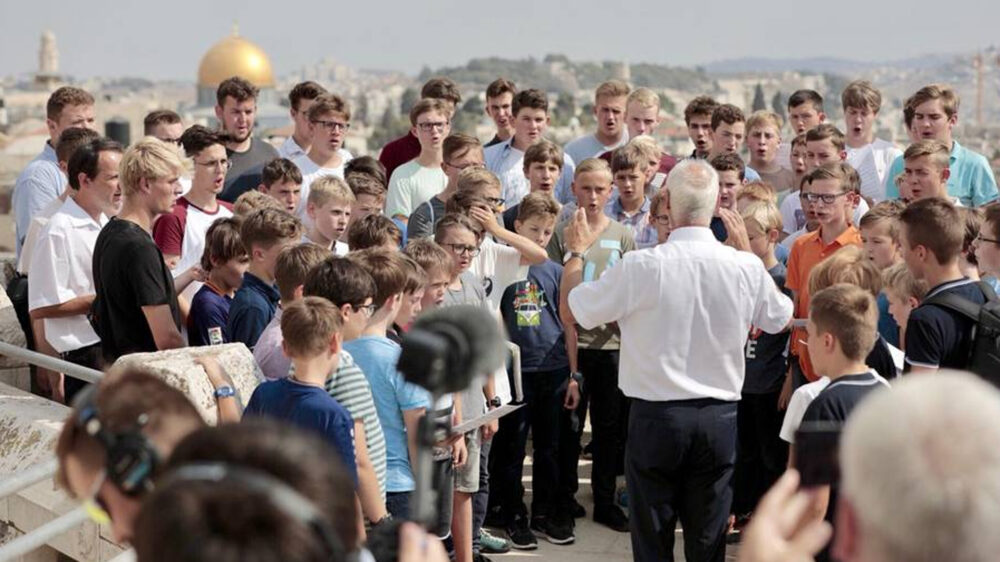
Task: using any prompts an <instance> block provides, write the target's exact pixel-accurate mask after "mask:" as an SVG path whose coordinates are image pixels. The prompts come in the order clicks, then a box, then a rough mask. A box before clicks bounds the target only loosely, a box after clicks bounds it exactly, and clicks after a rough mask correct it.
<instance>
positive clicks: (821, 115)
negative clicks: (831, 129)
mask: <svg viewBox="0 0 1000 562" xmlns="http://www.w3.org/2000/svg"><path fill="white" fill-rule="evenodd" d="M819 122H820V123H826V113H824V112H822V111H820V112H819Z"/></svg>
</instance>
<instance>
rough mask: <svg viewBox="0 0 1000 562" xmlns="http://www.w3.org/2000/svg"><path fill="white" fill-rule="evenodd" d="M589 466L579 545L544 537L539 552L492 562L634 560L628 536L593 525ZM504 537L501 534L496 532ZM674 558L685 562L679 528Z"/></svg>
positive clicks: (584, 473)
mask: <svg viewBox="0 0 1000 562" xmlns="http://www.w3.org/2000/svg"><path fill="white" fill-rule="evenodd" d="M589 440H590V436H589V435H586V434H585V435H584V438H583V442H584V443H586V442H587V441H589ZM530 465H531V458H530V456H529V457H528V458H527V459H525V474H524V487H525V489H526V490H528V492H527V494H529V495H527V497H526V498H525V504H526V505H529V506H530V505H531V499H530V493H531V492H530V490H531V470H530V468H531V467H530ZM590 467H591V462H590V461H587V460H583V459H581V460H580V490H579V492H577V496H576V499H577V501H579V502H580V503H581V504H583V506H584V507H586V508H587V515H588V517H586V518H583V519H577V520H576V542H575V543H574V544H571V545H565V546H557V545H554V544H551V543H549V542H548V541H546V540H545V539H543V538H539V539H538V549H537V550H528V551H516V550H512V551H510V553H508V554H490V555H488V556H489V558H490V559H491V560H494V561H496V562H500V561H504V560H506V561H517V560H528V559H543V560H546V561H549V560H551V561H554V562H563V561H565V562H612V561H618V560H631V559H632V544H631V539H630V536H629V534H628V533H617V532H615V531H612V530H611V529H609V528H607V527H605V526H603V525H598V524H596V523H594V521H593V520H592V519H590V517H589V516H590V515H592V513H593V506H594V498H593V495H592V493H591V490H590ZM619 485H621V486H623V485H624V480H623V479H621V478H619ZM497 534H502V533H499V532H498V533H497ZM737 551H738V547H735V546H730V547H729V548H728V549H727V551H726V560H727V561H729V560H733V561H735V560H736V553H737ZM674 558H675V560H677V561H683V560H685V558H684V546H683V533H682V532H681V529H680V528H679V527H678V529H677V542H676V544H675V547H674Z"/></svg>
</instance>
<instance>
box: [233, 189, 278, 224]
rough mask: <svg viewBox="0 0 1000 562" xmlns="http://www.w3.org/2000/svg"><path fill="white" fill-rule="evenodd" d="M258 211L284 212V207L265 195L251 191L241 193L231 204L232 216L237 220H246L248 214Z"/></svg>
mask: <svg viewBox="0 0 1000 562" xmlns="http://www.w3.org/2000/svg"><path fill="white" fill-rule="evenodd" d="M259 209H276V210H278V211H284V210H285V206H284V205H282V204H281V203H279V202H278V200H277V199H275V198H274V197H271V196H270V195H268V194H266V193H262V192H260V191H257V190H256V189H251V190H250V191H246V192H244V193H242V194H241V195H240V196H239V197H237V198H236V202H235V203H233V215H234V216H236V217H239V218H246V216H247V215H249V214H250V213H252V212H254V211H257V210H259Z"/></svg>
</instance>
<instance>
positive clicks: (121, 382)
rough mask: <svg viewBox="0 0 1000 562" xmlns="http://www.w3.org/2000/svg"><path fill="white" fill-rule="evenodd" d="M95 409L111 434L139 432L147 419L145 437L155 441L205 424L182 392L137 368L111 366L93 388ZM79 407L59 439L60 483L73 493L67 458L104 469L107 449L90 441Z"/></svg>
mask: <svg viewBox="0 0 1000 562" xmlns="http://www.w3.org/2000/svg"><path fill="white" fill-rule="evenodd" d="M95 392H96V394H95V396H94V402H93V403H94V405H95V406H96V408H97V419H98V420H100V422H101V425H102V426H103V427H104V429H106V430H107V431H110V432H113V433H117V432H122V431H128V430H133V429H135V427H136V425H137V421H138V420H139V419H140V418H142V417H143V416H145V418H146V422H145V423H144V424H143V425H142V433H143V435H145V436H147V437H150V438H152V439H154V441H155V438H156V436H157V435H163V434H164V433H168V434H169V437H171V438H175V437H176V438H179V437H180V436H181V435H182V434H183V433H186V432H188V431H194V430H195V429H197V428H199V427H202V426H204V425H205V421H204V420H203V419H202V418H201V415H200V414H198V410H197V409H195V407H194V405H193V404H191V401H190V400H188V398H187V396H185V395H184V393H183V392H181V391H180V390H177V389H176V388H174V387H172V386H170V385H169V384H167V383H165V382H163V381H162V380H160V379H159V378H157V377H156V376H154V375H152V374H150V373H149V372H148V371H145V370H143V369H141V368H138V367H127V368H112V369H111V370H110V371H109V372H108V373H107V374H105V375H104V376H103V377H102V378H101V380H100V382H98V383H97V388H96V389H95ZM79 410H80V406H77V407H75V408H74V409H73V411H72V412H71V413H70V415H69V418H68V419H67V420H66V422H65V423H64V424H63V426H62V430H61V431H60V432H59V438H58V440H57V441H56V457H57V458H58V459H59V473H58V474H57V477H56V478H57V480H58V482H59V485H60V486H61V487H62V488H64V489H65V490H66V491H69V492H71V493H72V490H71V488H70V487H69V482H68V481H67V479H66V472H65V471H66V459H67V458H68V457H70V456H71V455H72V456H74V457H77V458H78V459H79V460H80V462H81V463H82V464H83V465H85V466H88V467H91V468H94V469H98V468H100V467H103V466H104V463H105V454H106V451H105V449H104V446H103V445H101V444H100V443H99V442H98V441H97V439H95V438H94V437H91V436H90V435H88V434H87V432H86V431H84V429H83V428H82V427H80V426H79V424H77V423H76V419H77V418H78V417H79V415H80V411H79Z"/></svg>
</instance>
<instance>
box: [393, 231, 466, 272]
mask: <svg viewBox="0 0 1000 562" xmlns="http://www.w3.org/2000/svg"><path fill="white" fill-rule="evenodd" d="M403 253H404V254H406V255H407V256H409V257H410V258H412V259H413V261H415V262H416V263H417V265H419V266H420V267H421V268H423V270H424V272H425V273H426V274H427V277H428V279H430V278H432V277H434V276H435V274H443V275H447V276H449V277H450V276H451V270H452V268H453V267H454V264H453V263H452V261H453V260H452V257H451V254H449V253H448V250H445V249H444V248H442V247H441V246H440V245H438V243H437V242H435V241H434V240H432V239H430V238H420V239H417V240H411V241H410V243H409V244H407V245H406V248H405V249H404V250H403Z"/></svg>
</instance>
